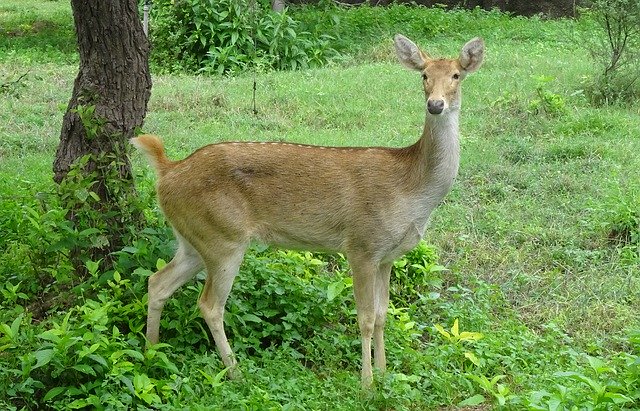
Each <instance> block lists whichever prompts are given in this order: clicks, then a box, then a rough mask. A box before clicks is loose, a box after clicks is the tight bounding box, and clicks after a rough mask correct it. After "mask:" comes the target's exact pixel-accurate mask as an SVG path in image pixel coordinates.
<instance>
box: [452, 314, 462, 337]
mask: <svg viewBox="0 0 640 411" xmlns="http://www.w3.org/2000/svg"><path fill="white" fill-rule="evenodd" d="M459 330H460V328H459V327H458V319H457V318H456V319H455V320H454V321H453V326H452V327H451V334H452V335H453V336H455V337H457V336H458V335H460V333H459Z"/></svg>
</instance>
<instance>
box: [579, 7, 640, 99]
mask: <svg viewBox="0 0 640 411" xmlns="http://www.w3.org/2000/svg"><path fill="white" fill-rule="evenodd" d="M583 14H584V16H583V17H584V18H585V19H587V20H593V21H594V22H595V30H593V28H592V27H591V26H589V28H590V29H589V30H588V31H586V30H585V31H584V34H583V38H582V41H583V44H584V45H586V47H587V48H588V50H589V51H590V53H591V57H592V59H593V61H594V64H595V65H596V68H597V70H598V71H597V73H596V75H595V76H594V77H593V79H592V80H591V83H590V84H588V87H587V89H588V91H589V93H588V94H589V96H590V97H591V101H592V102H593V103H595V104H608V103H614V102H618V101H621V102H628V101H632V100H635V99H637V98H638V97H639V96H640V84H639V82H638V80H640V67H639V65H638V63H639V62H640V58H639V56H640V4H639V3H638V2H637V1H635V0H595V1H594V2H593V3H592V6H591V8H590V9H589V10H585V11H584V12H583Z"/></svg>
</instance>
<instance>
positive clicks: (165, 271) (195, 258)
mask: <svg viewBox="0 0 640 411" xmlns="http://www.w3.org/2000/svg"><path fill="white" fill-rule="evenodd" d="M176 238H177V240H178V251H177V252H176V255H175V257H173V260H171V262H169V264H167V265H166V266H164V267H163V268H162V269H161V270H160V271H158V272H156V273H155V274H153V275H152V276H151V277H149V283H148V295H149V301H148V304H147V306H148V308H147V310H148V311H147V340H149V342H150V343H151V344H156V343H158V341H159V339H160V316H161V315H162V309H163V308H164V304H165V302H166V301H167V300H168V299H169V298H170V297H171V295H173V293H174V292H175V291H176V290H177V289H178V288H180V287H181V286H182V285H183V284H184V283H186V282H187V281H189V280H190V279H192V278H193V277H194V276H195V275H196V274H197V273H198V271H200V270H202V268H203V264H202V260H201V258H200V255H199V254H198V252H197V251H196V250H195V249H194V248H193V247H192V246H191V244H189V242H187V240H185V239H184V238H183V237H182V236H180V235H179V234H178V233H176Z"/></svg>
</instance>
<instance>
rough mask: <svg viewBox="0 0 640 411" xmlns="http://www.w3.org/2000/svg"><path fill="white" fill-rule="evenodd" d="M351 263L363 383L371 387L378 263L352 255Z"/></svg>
mask: <svg viewBox="0 0 640 411" xmlns="http://www.w3.org/2000/svg"><path fill="white" fill-rule="evenodd" d="M349 264H350V265H351V271H352V272H353V293H354V296H355V299H356V311H357V313H358V326H359V327H360V337H361V339H362V341H361V342H362V385H363V386H364V387H369V386H371V384H372V383H373V370H372V368H371V338H372V337H373V330H374V326H375V322H376V304H375V282H376V281H375V278H376V274H377V271H378V269H377V267H376V264H374V263H373V262H371V261H370V260H369V259H366V258H354V257H351V258H349Z"/></svg>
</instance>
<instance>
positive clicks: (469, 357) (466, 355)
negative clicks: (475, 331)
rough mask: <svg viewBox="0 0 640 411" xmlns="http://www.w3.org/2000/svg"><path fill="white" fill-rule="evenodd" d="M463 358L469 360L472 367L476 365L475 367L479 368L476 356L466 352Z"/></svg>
mask: <svg viewBox="0 0 640 411" xmlns="http://www.w3.org/2000/svg"><path fill="white" fill-rule="evenodd" d="M464 356H465V357H466V358H468V359H469V361H471V362H472V363H473V364H474V365H476V366H477V367H479V366H480V360H479V359H478V357H476V355H475V354H474V353H472V352H466V353H464Z"/></svg>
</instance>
